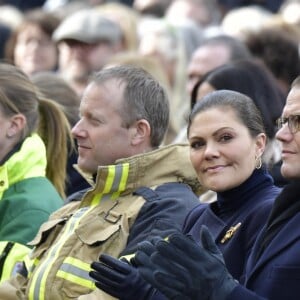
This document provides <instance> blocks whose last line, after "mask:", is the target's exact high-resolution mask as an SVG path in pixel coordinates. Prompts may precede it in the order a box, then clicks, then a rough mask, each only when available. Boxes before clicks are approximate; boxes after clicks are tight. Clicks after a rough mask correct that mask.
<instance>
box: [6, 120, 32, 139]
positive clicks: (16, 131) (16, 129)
mask: <svg viewBox="0 0 300 300" xmlns="http://www.w3.org/2000/svg"><path fill="white" fill-rule="evenodd" d="M26 123H27V122H26V118H25V116H24V115H22V114H16V115H13V116H12V117H10V125H9V127H8V128H7V131H6V136H7V137H8V138H13V137H16V136H20V133H21V132H22V131H23V129H24V128H25V126H26Z"/></svg>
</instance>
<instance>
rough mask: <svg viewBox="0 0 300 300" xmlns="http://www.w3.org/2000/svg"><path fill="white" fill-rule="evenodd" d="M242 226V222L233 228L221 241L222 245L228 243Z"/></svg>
mask: <svg viewBox="0 0 300 300" xmlns="http://www.w3.org/2000/svg"><path fill="white" fill-rule="evenodd" d="M241 225H242V223H241V222H239V223H237V224H236V225H234V226H231V227H230V228H229V229H228V230H227V231H226V233H225V235H224V236H223V238H222V240H221V244H224V243H225V242H227V241H228V240H230V239H231V238H232V237H233V235H234V234H235V233H236V231H237V230H238V229H239V227H240V226H241Z"/></svg>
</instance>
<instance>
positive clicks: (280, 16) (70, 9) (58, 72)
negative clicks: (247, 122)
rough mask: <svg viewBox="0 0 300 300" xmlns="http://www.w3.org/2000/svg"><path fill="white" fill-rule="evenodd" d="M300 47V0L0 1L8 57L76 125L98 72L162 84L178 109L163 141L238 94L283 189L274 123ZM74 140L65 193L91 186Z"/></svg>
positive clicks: (0, 45)
mask: <svg viewBox="0 0 300 300" xmlns="http://www.w3.org/2000/svg"><path fill="white" fill-rule="evenodd" d="M299 45H300V1H299V0H285V1H284V0H265V1H261V0H256V1H255V0H253V1H246V0H127V1H126V0H124V1H109V0H107V1H105V0H103V1H101V0H98V1H97V0H89V1H72V0H69V1H67V0H35V1H29V0H26V1H25V0H24V1H0V58H1V61H2V62H6V63H10V64H13V65H15V66H17V67H19V68H20V69H21V70H22V71H23V72H25V73H26V74H27V75H28V76H29V77H30V79H31V80H32V82H33V83H34V84H35V85H36V87H37V88H38V89H39V92H40V93H41V94H42V95H44V96H45V97H47V98H48V99H51V100H53V101H55V102H57V103H59V105H60V107H61V108H62V110H63V112H64V113H65V115H66V117H67V119H68V121H69V123H70V126H71V127H72V126H74V124H75V123H76V122H77V120H78V118H79V116H78V107H79V102H80V98H81V95H82V92H83V90H84V89H85V87H86V86H87V83H88V81H89V78H90V76H91V74H93V73H94V72H96V71H98V70H100V69H102V68H104V67H107V66H113V65H120V64H133V65H136V66H141V67H143V68H144V69H146V70H147V71H148V72H150V73H151V74H152V75H153V76H154V77H155V78H156V79H158V80H159V81H160V83H162V84H163V86H164V87H165V89H166V90H167V92H168V94H169V99H170V108H171V118H170V124H169V130H168V132H167V135H166V137H165V141H164V144H170V143H174V142H183V141H186V124H187V117H188V114H189V112H190V109H191V107H192V106H193V104H194V103H195V102H196V101H197V100H199V99H201V97H203V96H204V95H205V94H207V93H208V92H210V91H212V90H217V89H232V90H236V91H240V92H243V93H245V94H247V95H249V96H251V97H252V99H253V100H254V102H255V103H256V104H257V106H258V108H259V109H260V110H261V112H262V114H263V118H264V123H265V126H266V130H267V133H268V138H269V144H268V145H269V146H268V151H266V153H265V157H264V158H263V159H264V162H265V163H266V164H267V165H268V166H269V169H270V171H271V174H272V175H273V177H274V179H275V183H277V184H278V185H279V186H282V185H284V181H282V178H280V175H279V166H280V151H279V147H280V146H279V145H278V143H276V141H275V139H274V134H275V120H276V119H277V118H278V117H279V116H280V114H281V111H282V108H283V106H284V103H285V99H286V96H287V93H288V91H289V88H290V85H291V83H292V81H293V80H294V79H295V78H296V77H297V75H299V73H300V72H299V71H300V55H299ZM245 60H246V61H247V63H246V65H245V64H243V63H241V64H239V63H237V61H245ZM248 63H249V64H250V65H248ZM224 66H226V68H225V70H224V69H222V67H224ZM216 70H217V73H218V75H216V74H215V73H213V72H214V71H216ZM260 73H261V74H260ZM216 76H218V77H217V79H216V78H215V77H216ZM212 78H214V79H212ZM229 79H232V82H228V81H230V80H229ZM258 83H259V84H258ZM259 85H261V86H259ZM71 144H72V143H69V148H70V151H69V152H71V153H70V154H69V157H68V161H67V177H66V190H65V194H66V196H68V195H70V194H71V193H73V192H75V191H77V190H81V189H82V188H83V187H84V185H85V183H83V182H80V180H81V177H80V175H79V174H78V173H77V172H76V171H75V170H74V169H73V167H72V165H73V163H76V159H77V156H76V150H72V149H73V146H72V145H71ZM277 164H278V165H277Z"/></svg>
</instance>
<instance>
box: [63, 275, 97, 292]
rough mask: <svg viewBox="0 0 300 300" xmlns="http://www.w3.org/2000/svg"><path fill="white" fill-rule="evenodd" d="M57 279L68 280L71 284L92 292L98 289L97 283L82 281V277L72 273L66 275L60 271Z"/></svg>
mask: <svg viewBox="0 0 300 300" xmlns="http://www.w3.org/2000/svg"><path fill="white" fill-rule="evenodd" d="M57 277H60V278H62V279H65V280H68V281H70V282H73V283H75V284H78V285H81V286H83V287H86V288H88V289H91V290H94V289H95V288H96V286H95V283H94V282H93V281H91V280H86V279H82V278H81V277H78V276H76V275H73V274H70V273H66V272H64V271H61V270H59V271H58V272H57Z"/></svg>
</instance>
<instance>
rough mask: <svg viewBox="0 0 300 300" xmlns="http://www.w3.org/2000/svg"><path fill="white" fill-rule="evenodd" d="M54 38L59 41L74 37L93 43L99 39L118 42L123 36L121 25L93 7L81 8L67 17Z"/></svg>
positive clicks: (77, 39)
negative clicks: (92, 8)
mask: <svg viewBox="0 0 300 300" xmlns="http://www.w3.org/2000/svg"><path fill="white" fill-rule="evenodd" d="M52 37H53V40H54V41H55V42H59V41H62V40H67V39H72V40H76V41H79V42H83V43H87V44H93V43H97V42H99V41H108V42H111V43H116V42H118V41H120V39H121V37H122V31H121V28H120V26H119V25H118V24H117V23H115V22H113V21H111V20H110V19H108V18H107V17H104V16H102V15H101V13H100V12H97V11H95V10H91V9H87V10H86V9H85V10H80V11H78V12H75V13H73V14H72V15H70V16H68V17H66V18H65V19H64V20H63V21H62V22H61V24H60V25H59V26H58V27H57V29H56V30H55V31H54V33H53V36H52Z"/></svg>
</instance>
